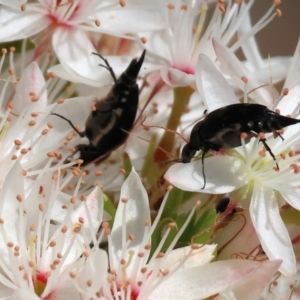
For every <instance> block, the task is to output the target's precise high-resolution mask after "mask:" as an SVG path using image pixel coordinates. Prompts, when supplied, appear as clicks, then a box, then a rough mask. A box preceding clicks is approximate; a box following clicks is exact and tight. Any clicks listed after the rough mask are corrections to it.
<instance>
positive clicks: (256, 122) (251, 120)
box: [177, 103, 300, 189]
mask: <svg viewBox="0 0 300 300" xmlns="http://www.w3.org/2000/svg"><path fill="white" fill-rule="evenodd" d="M296 123H300V120H297V119H293V118H289V117H285V116H281V115H279V114H278V113H276V112H274V111H271V110H269V109H268V108H267V107H266V106H263V105H260V104H250V103H238V104H231V105H228V106H224V107H222V108H219V109H216V110H214V111H212V112H211V113H209V114H208V115H207V116H206V117H205V119H203V120H202V121H200V122H198V123H197V124H196V125H195V126H194V127H193V129H192V132H191V135H190V141H189V142H188V143H187V144H186V145H185V146H184V147H183V149H182V152H181V159H180V160H177V161H178V162H182V163H189V162H190V161H191V159H192V158H193V156H194V155H195V154H196V152H197V151H199V150H202V156H201V160H202V173H203V178H204V186H203V187H202V189H204V188H205V184H206V179H205V174H204V156H205V154H206V153H207V152H208V151H209V150H214V151H219V150H220V149H221V148H222V149H230V148H235V147H238V146H241V145H242V142H241V134H242V133H246V135H245V139H244V140H245V143H248V142H249V141H250V139H251V138H252V137H258V136H259V133H267V132H274V133H276V134H277V135H279V136H280V137H281V135H280V134H279V133H278V132H277V130H280V129H282V128H284V127H287V126H290V125H293V124H296ZM281 139H283V138H282V137H281ZM259 141H260V142H262V143H263V144H264V146H265V148H266V150H267V151H268V152H269V153H270V155H271V156H272V157H273V159H274V160H275V161H276V159H275V156H274V154H273V153H272V151H271V149H270V147H269V146H268V145H267V143H266V140H265V139H264V138H261V139H260V140H259ZM276 164H277V163H276ZM277 168H278V165H277Z"/></svg>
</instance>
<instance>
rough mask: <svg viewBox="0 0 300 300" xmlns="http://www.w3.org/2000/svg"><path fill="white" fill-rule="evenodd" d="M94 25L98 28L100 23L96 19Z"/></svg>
mask: <svg viewBox="0 0 300 300" xmlns="http://www.w3.org/2000/svg"><path fill="white" fill-rule="evenodd" d="M95 25H96V26H97V27H99V26H100V25H101V22H100V20H99V19H96V20H95Z"/></svg>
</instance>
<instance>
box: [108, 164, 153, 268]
mask: <svg viewBox="0 0 300 300" xmlns="http://www.w3.org/2000/svg"><path fill="white" fill-rule="evenodd" d="M122 198H127V199H128V203H127V204H124V203H123V202H122V201H121V200H120V202H119V205H118V209H117V211H116V215H115V220H114V225H113V228H112V231H111V238H112V243H113V245H114V249H113V250H114V251H113V259H114V260H115V263H116V265H117V263H119V260H120V257H121V252H122V242H123V240H122V232H123V230H125V237H124V238H125V239H126V240H127V238H128V235H129V234H133V235H134V237H135V239H134V241H132V242H131V243H130V244H129V247H128V249H132V250H133V251H134V253H138V250H139V247H140V243H141V241H142V239H143V235H144V231H145V221H146V220H150V211H149V203H148V196H147V192H146V190H145V188H144V186H143V184H142V182H141V179H140V177H139V176H138V174H137V173H136V172H135V170H134V169H133V170H132V171H131V172H130V174H129V176H128V177H127V179H126V180H125V182H124V183H123V185H122V188H121V196H120V199H122ZM124 205H125V211H124ZM125 224H126V228H124V226H125ZM125 242H126V241H125Z"/></svg>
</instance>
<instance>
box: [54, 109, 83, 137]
mask: <svg viewBox="0 0 300 300" xmlns="http://www.w3.org/2000/svg"><path fill="white" fill-rule="evenodd" d="M50 115H52V116H57V117H60V118H61V119H63V120H65V121H67V122H68V123H69V124H70V126H71V127H72V128H73V129H74V130H75V131H76V132H77V133H78V134H79V136H80V137H85V132H84V131H83V132H80V131H79V130H78V129H77V128H76V127H75V126H74V124H73V123H72V122H71V121H70V120H69V119H67V118H65V117H64V116H62V115H59V114H57V113H54V112H51V114H50Z"/></svg>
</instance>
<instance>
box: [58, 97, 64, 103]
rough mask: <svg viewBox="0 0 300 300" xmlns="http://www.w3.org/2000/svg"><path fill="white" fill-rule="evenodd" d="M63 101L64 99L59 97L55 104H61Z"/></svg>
mask: <svg viewBox="0 0 300 300" xmlns="http://www.w3.org/2000/svg"><path fill="white" fill-rule="evenodd" d="M64 102H65V100H64V99H63V98H60V99H58V100H57V104H63V103H64Z"/></svg>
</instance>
